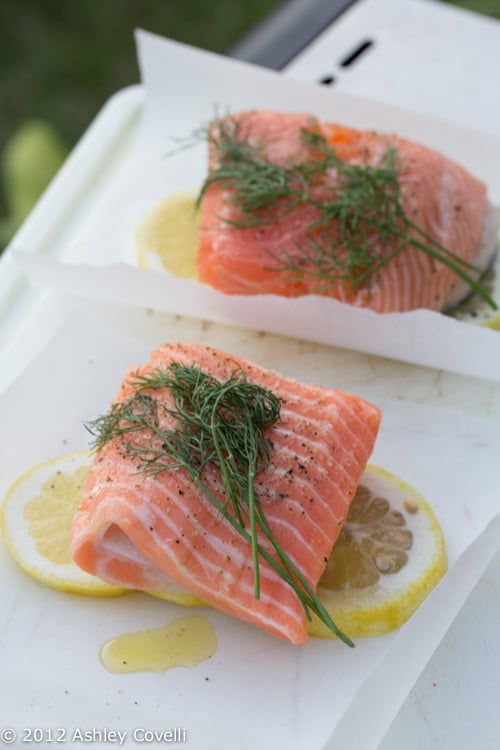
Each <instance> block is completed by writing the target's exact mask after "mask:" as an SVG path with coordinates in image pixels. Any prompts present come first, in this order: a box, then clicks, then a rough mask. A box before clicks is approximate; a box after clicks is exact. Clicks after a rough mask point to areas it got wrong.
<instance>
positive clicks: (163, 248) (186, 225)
mask: <svg viewBox="0 0 500 750" xmlns="http://www.w3.org/2000/svg"><path fill="white" fill-rule="evenodd" d="M135 243H136V250H137V259H138V263H139V265H140V266H142V267H143V268H156V269H167V270H168V271H170V272H171V273H172V274H174V275H175V276H179V277H181V278H187V279H190V278H195V276H196V251H197V249H198V212H197V208H196V196H195V195H194V193H193V191H183V192H179V193H174V194H172V195H169V196H167V197H166V198H164V199H163V200H161V201H160V202H159V203H157V204H156V205H154V206H153V207H152V208H151V209H150V210H149V211H148V212H147V214H146V215H145V216H144V217H143V219H142V220H141V222H140V223H139V225H138V227H137V229H136V233H135Z"/></svg>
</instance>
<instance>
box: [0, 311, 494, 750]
mask: <svg viewBox="0 0 500 750" xmlns="http://www.w3.org/2000/svg"><path fill="white" fill-rule="evenodd" d="M141 320H142V322H141V324H140V325H139V324H137V325H136V326H135V329H134V333H133V335H132V334H131V333H127V332H126V328H125V327H124V328H123V329H120V327H119V326H117V325H114V327H113V330H111V329H110V328H108V327H107V325H106V324H105V323H104V322H103V318H102V317H100V316H99V314H98V313H97V312H96V313H95V314H91V313H89V312H88V309H87V308H83V309H82V310H80V311H78V312H77V313H75V314H74V315H73V316H72V317H70V318H69V319H68V320H67V322H66V323H65V324H64V325H63V326H62V328H61V329H60V331H59V332H58V333H57V334H56V336H55V337H54V339H53V340H52V342H51V343H50V344H49V345H48V346H47V347H46V348H45V349H44V351H43V352H42V353H41V354H40V355H39V356H38V357H37V358H36V359H35V360H34V361H33V363H32V365H31V366H30V367H29V368H28V369H27V370H26V371H25V372H24V374H23V375H22V376H21V377H20V378H19V379H18V380H17V381H16V383H15V384H14V385H12V386H11V387H10V388H9V389H8V390H7V391H6V392H5V393H4V394H3V395H2V396H1V398H0V413H1V415H2V422H3V424H4V425H8V429H5V430H3V431H2V435H1V437H0V446H1V448H0V450H1V455H2V473H1V476H0V496H3V495H4V494H5V492H6V490H7V488H8V486H9V485H10V484H11V482H12V481H14V480H15V479H16V478H17V477H18V476H19V475H20V474H21V473H22V472H24V471H26V470H27V469H29V468H30V467H31V466H33V465H34V464H36V463H38V462H41V461H44V460H47V459H50V458H53V457H54V456H56V455H59V454H61V453H64V452H68V451H72V450H76V449H80V448H83V447H85V446H86V445H88V434H87V433H86V431H85V429H84V428H83V422H84V421H87V420H89V419H92V418H93V417H95V416H97V415H98V414H100V413H102V412H103V411H104V410H105V409H106V408H107V407H108V405H109V401H110V399H111V398H112V397H113V396H114V394H115V393H116V391H117V389H118V386H119V384H120V382H121V380H122V377H123V375H124V372H125V370H126V369H127V368H128V367H129V366H132V365H135V364H138V363H140V362H143V361H145V360H147V359H148V357H149V351H150V349H151V347H152V346H154V345H157V344H159V343H161V342H160V341H158V330H157V328H155V322H154V316H151V318H150V319H149V320H150V322H149V323H148V319H147V318H141ZM200 326H201V324H200ZM227 330H231V329H227ZM200 331H201V327H199V328H196V327H194V328H193V329H192V332H191V334H190V335H191V338H192V339H193V340H197V338H199V337H200V335H201V334H200ZM175 333H176V331H173V330H172V331H171V330H167V329H165V330H163V331H162V334H163V340H171V338H172V336H173V335H175ZM212 335H213V339H214V340H213V343H214V344H216V345H217V346H218V347H220V348H224V346H225V342H226V343H228V344H229V341H231V343H232V348H231V352H232V353H234V354H244V355H245V356H247V357H249V358H253V359H254V360H255V361H257V362H259V363H260V364H262V365H264V366H266V365H267V364H268V363H267V362H266V360H265V357H264V359H262V345H261V338H260V337H259V335H258V334H257V333H253V334H252V333H251V332H246V333H245V336H244V337H243V336H242V338H241V340H240V344H239V345H238V343H237V342H238V338H237V337H230V336H228V335H227V333H225V332H224V330H223V329H222V328H221V329H220V330H216V331H213V333H212ZM235 344H236V346H235ZM281 346H282V344H280V339H279V337H275V343H274V345H273V346H268V347H266V350H267V351H268V352H272V358H273V366H274V367H275V369H280V367H282V369H283V370H285V371H286V372H287V373H289V374H292V375H293V374H294V373H296V374H300V377H301V378H302V379H305V380H308V381H309V382H315V383H321V384H323V385H328V386H332V387H334V386H335V382H334V381H335V375H334V374H335V356H334V353H333V352H332V357H331V362H330V361H329V360H328V362H329V366H328V367H325V358H324V357H322V358H318V359H316V358H315V357H314V356H308V357H306V358H301V359H300V360H299V359H297V360H296V361H290V357H289V356H287V357H286V359H285V358H284V355H282V354H281V351H282V350H281V348H280V347H281ZM287 351H289V350H287ZM268 356H270V354H269V355H268ZM280 357H281V359H280ZM319 362H321V363H322V364H321V366H319V365H318V363H319ZM360 395H364V394H363V393H360ZM377 403H378V405H379V406H380V407H381V408H382V411H383V422H382V428H381V431H380V435H379V438H378V440H377V444H376V448H375V451H374V454H373V457H372V463H375V464H378V465H381V466H383V467H385V468H386V469H388V470H389V471H392V472H394V473H396V474H397V475H399V476H401V477H402V478H404V479H405V480H406V481H408V482H409V483H410V484H412V485H413V486H415V487H416V488H417V489H418V490H419V491H421V492H422V493H423V494H424V496H426V498H427V499H428V500H429V502H430V503H431V504H432V506H433V508H434V510H435V512H436V514H437V516H438V519H439V521H440V523H441V525H442V528H443V531H444V534H445V538H446V544H447V550H448V555H449V573H448V574H447V575H446V576H445V578H444V579H443V581H442V582H441V583H440V584H439V586H438V587H437V588H436V589H435V590H434V592H433V593H432V594H431V595H430V596H429V597H428V599H427V600H426V601H425V602H424V604H423V605H422V606H421V608H420V609H419V610H418V612H417V613H416V615H415V616H414V617H413V618H412V619H411V620H410V621H409V623H407V624H406V625H405V626H403V627H402V628H401V629H400V630H399V631H397V632H395V633H393V634H391V635H388V636H385V637H382V638H373V639H367V640H362V639H360V640H359V641H358V643H357V645H356V648H355V649H354V650H350V649H348V648H346V647H345V646H343V645H342V644H340V643H339V642H336V641H321V640H315V639H311V641H310V642H309V643H308V644H307V645H305V646H304V647H299V648H297V647H294V646H292V645H291V644H286V643H282V642H281V641H279V640H278V639H275V638H273V637H272V636H269V635H267V634H266V633H263V632H260V631H259V630H257V629H256V628H253V627H251V626H249V625H246V624H243V623H240V622H238V621H236V620H234V619H232V618H229V617H226V616H225V615H223V614H220V613H217V612H214V611H211V610H199V611H200V612H203V614H204V615H205V616H207V617H208V618H209V619H210V620H211V621H212V622H213V624H214V626H215V629H216V631H217V638H218V644H219V645H218V651H217V653H216V654H215V656H214V657H213V658H212V659H211V660H210V661H209V662H205V663H203V664H200V665H199V666H198V667H197V668H195V669H184V670H183V669H176V670H171V671H170V672H167V673H166V674H163V675H154V674H135V675H125V676H117V675H110V674H108V673H107V672H106V671H105V670H104V669H103V667H102V666H101V665H100V663H99V660H98V650H99V647H100V645H101V644H102V643H103V642H104V641H105V640H107V639H109V638H111V637H113V636H115V635H118V634H120V633H123V632H129V631H131V630H136V629H142V628H147V627H158V626H161V625H163V624H165V623H166V622H168V621H170V620H171V619H173V618H174V617H176V616H179V615H180V614H182V613H183V610H182V608H180V607H177V606H175V605H170V604H168V603H165V602H161V601H158V600H155V599H153V598H151V597H147V596H145V595H142V594H132V595H129V596H126V597H123V598H119V599H116V600H92V599H87V598H85V597H74V596H70V595H65V594H63V593H60V592H56V591H52V590H48V589H45V588H43V587H41V586H38V585H37V584H36V583H35V582H33V581H32V580H31V579H29V578H28V577H27V576H25V575H24V574H23V573H22V572H21V571H20V569H18V568H17V566H16V565H15V563H14V562H13V561H12V560H11V559H10V557H9V556H8V554H7V552H6V551H5V549H4V548H3V546H0V586H1V588H2V592H3V606H2V608H1V609H0V632H1V633H2V639H1V640H0V660H1V662H2V675H1V677H0V683H1V685H2V688H3V689H2V696H3V697H2V716H5V717H7V716H8V717H9V724H10V725H11V726H13V727H15V728H17V729H20V728H21V726H22V725H23V724H26V706H27V705H29V706H30V713H29V718H30V724H32V725H36V724H37V723H38V724H39V725H40V726H47V722H48V721H49V723H54V725H55V724H61V721H62V722H63V724H64V723H66V724H67V722H68V717H71V719H72V722H73V723H74V725H75V726H85V725H87V726H94V727H96V726H97V727H99V726H106V727H108V728H110V727H113V726H115V727H119V728H120V729H122V730H127V732H128V735H127V744H128V745H129V746H130V747H133V746H134V745H135V744H136V743H134V741H133V730H134V728H137V727H141V726H143V727H147V728H148V729H149V730H152V729H155V728H156V729H168V728H170V727H174V726H180V727H185V728H186V729H187V732H188V737H189V747H190V748H194V749H195V750H212V749H213V750H215V749H216V748H217V749H218V750H220V748H230V747H238V748H240V749H242V750H254V749H255V747H257V746H259V747H262V748H264V750H285V748H286V749H287V750H319V748H322V747H327V748H338V747H341V748H342V750H371V749H372V748H375V747H376V746H377V744H378V742H379V741H380V739H381V738H382V736H383V734H384V732H385V731H386V729H387V727H388V725H389V723H390V721H391V720H392V719H393V717H394V715H395V714H396V712H397V710H398V709H399V707H400V705H401V703H402V702H403V700H404V698H405V696H406V695H407V693H408V691H409V690H410V688H411V686H412V684H413V683H414V681H415V680H416V678H417V677H418V675H419V673H420V672H421V670H422V669H423V667H424V665H425V663H426V661H427V660H428V659H429V658H430V656H431V654H432V653H433V651H434V649H435V648H436V646H437V644H438V643H439V641H440V640H441V638H442V637H443V635H444V633H445V632H446V630H447V628H448V627H449V625H450V623H451V622H452V620H453V619H454V617H455V615H456V614H457V612H458V611H459V609H460V607H461V606H462V604H463V602H464V601H465V599H466V597H467V596H468V594H469V593H470V591H471V590H472V588H473V587H474V585H475V583H476V582H477V579H478V577H479V576H480V575H481V573H482V572H483V571H484V569H485V568H486V566H487V565H488V563H489V561H490V559H491V558H492V556H493V554H494V553H495V551H496V550H497V549H498V546H499V544H500V523H499V518H498V505H499V502H498V471H497V463H498V455H499V454H500V434H499V431H498V427H497V425H496V424H494V423H493V422H492V421H490V420H488V419H481V418H476V417H474V416H472V415H470V414H469V415H465V414H464V413H463V412H457V411H454V410H451V409H445V408H441V407H434V408H432V407H428V406H424V405H422V404H419V405H417V404H413V403H409V402H405V401H391V400H387V399H380V400H378V401H377ZM7 688H8V689H7ZM360 715H363V721H360V720H359V716H360ZM63 717H64V721H63ZM97 746H98V745H97ZM103 746H104V745H103Z"/></svg>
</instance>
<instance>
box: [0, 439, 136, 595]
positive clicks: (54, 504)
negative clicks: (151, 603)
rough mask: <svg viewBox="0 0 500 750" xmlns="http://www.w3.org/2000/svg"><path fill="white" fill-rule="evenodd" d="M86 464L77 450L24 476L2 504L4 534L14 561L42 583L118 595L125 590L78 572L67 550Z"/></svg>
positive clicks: (87, 457) (87, 459)
mask: <svg viewBox="0 0 500 750" xmlns="http://www.w3.org/2000/svg"><path fill="white" fill-rule="evenodd" d="M89 468H90V455H89V452H88V451H80V452H77V453H70V454H67V455H65V456H60V457H58V458H55V459H53V460H51V461H47V462H46V463H43V464H39V465H37V466H35V467H33V468H32V469H31V470H30V471H28V472H26V474H23V476H22V477H20V478H19V479H18V480H17V481H16V482H15V483H14V484H13V485H12V487H11V488H10V490H9V491H8V493H7V496H6V498H5V501H4V503H3V506H2V508H1V513H0V523H1V528H2V533H3V538H4V541H5V544H6V547H7V549H8V550H9V552H10V553H11V555H12V557H13V558H14V559H15V560H16V562H17V563H18V564H19V565H20V566H21V568H22V569H23V570H24V571H25V572H26V573H28V575H30V576H31V577H32V578H34V579H35V580H37V581H39V582H40V583H43V584H45V585H46V586H50V587H51V588H55V589H59V590H60V591H67V592H70V593H73V594H86V595H88V596H118V595H120V594H125V593H127V589H124V588H119V587H117V586H112V585H110V584H108V583H105V582H103V581H101V580H99V579H98V578H96V577H94V576H92V575H89V574H88V573H85V572H84V571H83V570H80V568H79V567H78V566H77V565H76V564H75V563H74V562H73V561H72V559H71V556H70V552H69V534H70V527H71V522H72V520H73V515H74V513H75V510H76V507H77V505H78V503H79V502H80V499H81V496H82V492H83V486H84V484H85V480H86V478H87V476H88V473H89Z"/></svg>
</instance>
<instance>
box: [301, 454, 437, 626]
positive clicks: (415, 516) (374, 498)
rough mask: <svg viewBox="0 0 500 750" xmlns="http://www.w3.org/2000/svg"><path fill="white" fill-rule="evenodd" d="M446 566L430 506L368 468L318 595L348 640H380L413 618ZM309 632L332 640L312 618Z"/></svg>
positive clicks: (393, 479) (379, 471)
mask: <svg viewBox="0 0 500 750" xmlns="http://www.w3.org/2000/svg"><path fill="white" fill-rule="evenodd" d="M446 566H447V561H446V550H445V543H444V538H443V533H442V531H441V528H440V526H439V523H438V521H437V519H436V517H435V516H434V513H433V512H432V510H431V508H430V506H429V505H428V503H427V502H426V501H425V500H424V499H423V498H422V497H421V496H420V495H419V494H418V492H416V491H415V490H414V489H413V488H412V487H410V486H409V485H407V484H406V483H405V482H403V481H402V480H401V479H399V478H398V477H395V476H394V475H392V474H390V473H389V472H387V471H385V470H384V469H380V468H378V467H375V466H368V467H367V470H366V472H365V474H364V475H363V478H362V480H361V483H360V486H359V487H358V490H357V492H356V496H355V498H354V500H353V502H352V504H351V508H350V510H349V515H348V517H347V521H346V523H345V524H344V526H343V527H342V531H341V533H340V536H339V539H338V540H337V542H336V544H335V546H334V548H333V552H332V555H331V557H330V559H329V561H328V563H327V565H326V568H325V571H324V573H323V576H322V578H321V579H320V582H319V585H318V589H317V593H318V595H319V597H320V599H321V601H322V602H323V604H324V605H325V607H326V608H327V610H328V612H329V613H330V615H331V616H332V618H333V620H334V621H335V623H336V624H337V625H338V626H339V628H340V629H341V630H343V631H344V632H345V633H347V634H348V635H349V636H350V637H351V638H360V637H364V636H373V635H382V634H384V633H387V632H389V631H391V630H394V629H395V628H397V627H399V626H400V625H402V624H403V623H404V622H406V621H407V620H408V619H409V618H410V617H411V615H412V614H413V613H414V611H415V610H416V609H417V607H418V606H419V605H420V604H421V603H422V601H423V600H424V599H425V597H426V596H427V595H428V594H429V593H430V592H431V590H432V589H433V588H434V586H435V585H436V584H437V583H438V581H439V580H440V579H441V578H442V576H443V575H444V573H445V571H446ZM309 632H310V634H311V635H314V636H318V637H331V636H332V634H331V632H330V631H329V630H328V629H327V628H326V627H325V625H323V624H322V623H321V622H320V621H319V620H318V619H316V618H314V619H313V621H312V622H311V625H310V629H309Z"/></svg>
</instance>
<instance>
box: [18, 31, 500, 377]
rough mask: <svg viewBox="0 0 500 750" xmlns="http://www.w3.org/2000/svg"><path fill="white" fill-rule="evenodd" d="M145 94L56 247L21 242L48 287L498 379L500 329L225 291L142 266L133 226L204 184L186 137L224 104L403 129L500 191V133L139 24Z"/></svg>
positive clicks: (35, 278)
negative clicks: (36, 249) (112, 166)
mask: <svg viewBox="0 0 500 750" xmlns="http://www.w3.org/2000/svg"><path fill="white" fill-rule="evenodd" d="M137 42H138V53H139V62H140V67H141V73H142V79H143V83H144V87H145V102H144V110H143V117H142V121H141V125H140V127H139V130H138V132H137V139H136V144H135V148H134V149H133V150H132V152H131V153H130V155H129V156H128V158H127V159H125V161H124V163H123V164H122V165H121V168H120V169H119V170H118V172H117V173H116V175H115V176H114V178H113V179H112V180H111V182H110V184H109V185H108V187H107V189H106V191H105V193H104V195H103V196H102V198H101V199H100V200H99V201H98V202H97V203H96V205H95V206H94V207H93V210H92V212H91V214H90V215H89V216H88V217H86V219H85V222H84V223H83V224H81V225H80V226H79V227H77V229H76V230H75V232H74V235H73V236H72V238H71V239H70V240H69V242H68V243H67V245H66V246H65V249H64V251H63V252H62V254H61V255H60V257H59V258H57V259H56V258H50V257H48V255H47V254H39V255H37V254H34V253H32V252H31V250H32V248H29V247H24V246H22V245H17V247H16V250H17V252H16V254H15V255H16V259H17V262H18V264H19V266H20V267H21V268H22V270H23V271H24V273H25V274H26V275H27V276H28V277H29V278H30V280H31V281H32V282H33V283H34V284H36V285H38V286H42V287H44V288H48V289H52V290H58V291H64V292H66V293H68V294H76V295H81V296H85V297H89V298H94V299H103V300H113V301H121V302H125V303H127V304H137V305H144V304H147V305H149V306H150V307H153V308H156V309H159V310H165V311H169V312H178V313H182V314H189V315H191V316H194V317H198V318H205V319H209V320H213V321H218V322H224V323H228V324H237V325H244V326H248V327H251V328H254V329H261V330H267V331H272V332H277V333H282V334H287V335H292V336H300V337H302V338H306V339H310V340H312V341H316V342H321V343H327V344H331V345H337V346H342V347H346V348H350V349H355V350H359V351H362V352H368V353H375V354H379V355H382V356H386V357H391V358H395V359H399V360H402V361H406V362H412V363H418V364H422V365H426V366H430V367H435V368H440V369H445V370H449V371H451V372H457V373H463V374H467V375H473V376H478V377H483V378H488V379H492V380H495V381H500V335H499V333H498V332H497V331H493V330H490V329H486V328H481V327H479V326H475V325H473V324H469V323H462V322H457V321H456V320H453V319H450V318H448V317H446V316H445V315H442V314H440V313H433V312H429V311H422V310H420V311H416V312H411V313H404V314H388V315H378V314H376V313H373V312H372V311H370V310H359V309H355V308H352V307H350V306H348V305H343V304H340V303H338V302H336V301H335V300H331V299H326V298H322V297H318V296H307V297H303V298H299V299H284V298H280V297H276V296H274V295H266V296H254V297H243V296H228V295H224V294H221V293H219V292H216V291H214V290H212V289H209V288H207V287H204V286H202V285H200V284H197V283H196V282H191V281H185V280H181V279H178V278H174V277H172V276H171V275H170V274H168V273H166V272H162V271H156V270H155V271H152V270H151V271H145V270H142V269H139V268H137V265H136V257H135V248H134V232H135V228H136V226H137V224H138V223H139V221H140V220H141V218H142V217H143V215H144V214H145V213H146V211H147V210H148V209H150V208H151V207H152V206H153V205H154V204H155V203H156V202H157V201H159V200H160V199H161V198H163V197H164V196H166V195H169V194H171V193H174V192H177V191H179V190H183V189H187V188H189V189H191V188H194V189H196V187H197V186H199V185H200V184H201V182H202V180H203V177H204V175H205V172H206V154H205V150H204V148H203V147H202V146H200V147H196V148H192V149H187V150H186V149H185V150H180V151H179V150H178V151H177V152H176V153H175V154H172V150H173V149H174V150H175V148H177V146H178V145H179V144H178V140H176V139H179V138H182V137H186V136H189V135H190V134H191V133H193V131H194V130H196V128H198V127H199V126H200V125H202V124H204V123H207V122H208V121H209V120H210V118H211V117H212V116H213V114H214V111H215V110H216V108H219V111H221V110H222V111H225V110H230V111H237V110H239V109H244V108H252V107H255V108H266V107H267V108H274V109H276V110H281V111H289V112H293V111H307V112H310V113H313V114H315V115H317V116H318V117H321V118H323V119H326V120H331V121H337V122H341V123H343V124H346V125H352V126H355V127H361V128H376V129H379V130H384V131H389V132H397V133H398V134H400V135H403V136H406V137H409V138H413V139H414V140H417V141H419V142H421V143H424V144H427V145H429V146H431V147H434V148H437V149H439V150H441V151H442V152H444V153H445V154H446V155H447V156H449V157H450V158H453V159H456V160H457V161H459V162H460V163H462V164H463V165H464V166H465V167H466V168H468V169H470V170H471V171H472V172H473V173H474V174H475V175H477V176H478V177H479V178H481V179H483V180H484V181H485V182H486V183H487V185H488V188H489V193H490V198H491V200H492V202H494V203H497V204H498V203H500V172H499V170H498V164H499V163H500V141H499V140H496V139H494V138H491V137H488V136H487V135H485V134H484V133H483V134H481V135H480V136H478V135H477V134H476V133H474V132H472V131H470V130H466V129H462V128H460V127H459V126H457V125H454V124H453V123H449V122H446V121H444V120H443V121H439V120H436V119H431V118H426V117H424V116H422V115H418V114H416V113H413V112H410V111H404V110H401V109H398V108H396V107H390V106H388V105H386V104H382V103H379V102H376V101H371V100H367V99H361V98H356V97H351V96H349V95H347V94H344V93H342V92H336V91H335V90H333V91H331V90H325V88H324V87H320V86H316V85H308V84H305V83H301V82H297V81H293V80H292V79H290V78H287V77H286V76H284V75H282V74H279V73H275V72H271V71H266V70H263V69H260V68H258V67H256V66H252V65H248V64H244V63H241V62H236V61H232V60H229V59H227V58H224V57H221V56H217V55H215V54H211V53H207V52H202V51H200V50H196V49H193V48H190V47H187V46H184V45H181V44H179V43H176V42H172V41H169V40H166V39H163V38H161V37H157V36H155V35H152V34H149V33H146V32H139V33H138V35H137Z"/></svg>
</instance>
